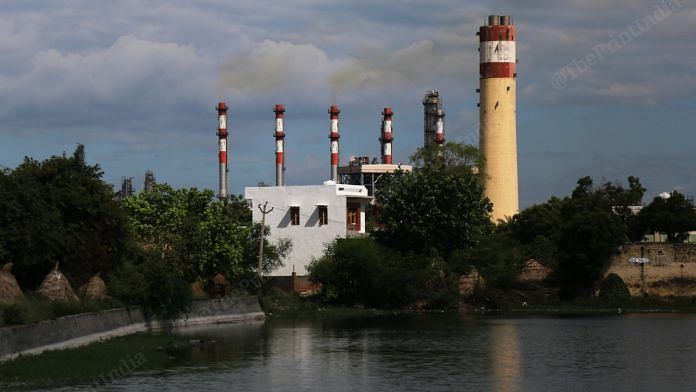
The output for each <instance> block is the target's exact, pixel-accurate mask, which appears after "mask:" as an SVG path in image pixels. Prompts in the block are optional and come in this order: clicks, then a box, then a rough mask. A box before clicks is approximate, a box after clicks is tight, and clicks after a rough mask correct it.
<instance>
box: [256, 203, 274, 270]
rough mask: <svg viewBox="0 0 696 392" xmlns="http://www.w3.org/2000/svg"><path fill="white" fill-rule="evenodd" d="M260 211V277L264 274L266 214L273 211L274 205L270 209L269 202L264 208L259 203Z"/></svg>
mask: <svg viewBox="0 0 696 392" xmlns="http://www.w3.org/2000/svg"><path fill="white" fill-rule="evenodd" d="M259 211H261V235H260V236H259V279H261V275H262V274H263V240H264V237H265V235H266V215H268V214H270V213H271V211H273V207H271V209H270V210H269V209H268V202H265V203H263V208H261V204H259Z"/></svg>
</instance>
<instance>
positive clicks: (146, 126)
mask: <svg viewBox="0 0 696 392" xmlns="http://www.w3.org/2000/svg"><path fill="white" fill-rule="evenodd" d="M489 14H504V15H512V16H513V17H514V21H515V24H516V25H517V29H518V33H517V39H518V49H517V55H518V58H519V65H518V83H519V85H518V90H519V95H518V146H519V157H518V160H519V169H520V199H521V200H520V201H521V204H522V206H528V205H531V204H533V203H537V202H542V201H544V200H546V199H547V198H548V197H549V196H550V195H552V194H556V195H563V194H567V193H568V192H569V191H570V190H571V189H572V187H573V185H574V183H575V181H576V180H577V178H579V177H581V176H584V175H591V176H593V177H595V178H596V179H598V180H599V179H606V180H623V179H625V177H627V176H628V175H636V176H639V177H640V178H641V180H642V181H643V183H644V184H645V185H646V186H647V187H648V188H649V189H648V193H649V195H650V196H652V195H655V194H657V193H659V192H661V191H665V190H672V189H678V190H681V191H683V192H685V193H687V194H690V195H693V194H696V153H695V152H694V151H695V150H696V129H695V128H696V127H694V123H693V118H694V114H693V112H694V111H695V110H696V78H695V77H694V71H695V70H696V40H694V39H693V27H694V26H696V6H695V5H694V0H670V1H653V0H614V1H606V0H553V1H551V0H548V1H547V0H526V1H519V0H518V1H513V0H491V1H487V2H482V1H477V0H474V1H468V2H463V1H454V0H452V1H427V0H423V1H419V0H403V1H391V2H373V1H360V0H357V1H351V0H326V1H315V0H292V1H275V2H264V1H259V0H253V1H251V0H234V1H229V0H228V1H222V0H201V1H195V2H194V1H190V0H169V1H152V0H147V1H145V0H143V1H136V0H124V1H118V0H112V1H108V2H95V1H92V0H83V1H80V0H70V1H68V0H65V1H50V0H37V1H32V0H17V1H10V0H5V1H2V2H0V53H2V60H0V166H5V167H14V166H16V165H17V164H18V163H19V162H21V160H22V158H23V157H24V156H25V155H28V156H32V157H35V158H40V159H41V158H45V157H48V156H50V155H54V154H61V153H62V152H63V151H66V152H67V153H71V152H72V151H73V149H74V147H75V144H76V143H78V142H80V143H84V144H86V150H87V159H88V161H90V162H92V163H99V164H100V165H101V166H102V167H103V169H104V171H105V179H106V180H107V181H109V182H111V183H114V184H117V183H119V181H120V178H121V176H132V177H135V184H136V187H137V188H138V189H139V188H142V181H143V176H144V173H145V171H146V170H147V169H151V170H154V172H155V175H156V177H157V179H158V181H160V182H168V183H170V184H173V185H176V186H197V187H206V188H213V189H215V188H216V182H217V171H216V170H217V166H216V161H217V155H216V150H217V140H216V136H215V131H216V124H217V120H216V112H215V110H214V107H215V104H216V103H217V102H218V101H220V100H224V101H227V103H228V105H229V106H230V107H231V109H230V119H229V130H230V133H231V135H230V141H229V143H230V148H229V149H230V184H231V188H232V189H231V190H232V191H233V192H235V193H241V192H243V187H244V186H250V185H255V184H256V183H257V182H259V181H264V182H266V183H273V179H274V175H273V171H274V142H273V137H272V134H273V126H274V117H273V112H272V108H273V105H274V104H276V103H283V104H285V106H286V109H287V113H286V132H287V141H286V155H287V166H288V171H287V182H288V184H313V183H319V182H321V181H323V180H325V179H326V178H327V177H328V174H329V166H328V165H329V154H328V148H329V140H328V138H327V136H328V125H329V124H328V115H327V109H328V106H330V105H331V103H332V102H337V103H338V104H339V105H340V107H341V110H342V113H341V136H342V137H341V155H342V162H345V161H346V160H347V158H348V157H349V156H351V155H370V156H377V155H378V154H379V143H378V141H377V138H378V136H379V126H380V115H379V113H380V112H381V110H382V108H384V107H385V106H391V107H393V108H394V111H395V116H394V129H395V144H394V148H395V160H396V161H400V162H407V161H408V156H409V155H410V154H411V153H412V152H413V151H414V150H415V149H416V148H417V147H419V146H420V145H421V144H422V140H423V136H422V132H423V130H422V126H423V119H422V103H421V100H422V97H423V95H424V93H425V92H426V91H427V90H428V89H437V90H439V91H440V93H441V94H442V96H443V105H444V110H445V112H446V113H447V117H446V132H447V138H448V140H453V141H464V142H467V143H472V144H477V142H478V136H477V135H478V110H477V108H476V102H477V100H478V96H477V94H476V88H477V87H478V53H477V37H476V35H475V33H476V31H477V30H478V26H479V25H480V24H482V23H483V21H484V19H485V17H486V16H487V15H489Z"/></svg>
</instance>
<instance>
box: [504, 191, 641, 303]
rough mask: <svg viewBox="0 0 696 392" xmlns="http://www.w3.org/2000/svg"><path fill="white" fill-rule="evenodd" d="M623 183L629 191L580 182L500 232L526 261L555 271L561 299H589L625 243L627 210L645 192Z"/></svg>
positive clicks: (628, 218) (518, 218) (529, 209)
mask: <svg viewBox="0 0 696 392" xmlns="http://www.w3.org/2000/svg"><path fill="white" fill-rule="evenodd" d="M628 182H629V186H628V188H625V187H623V186H622V185H620V184H615V183H611V182H607V183H604V184H601V185H600V186H598V187H595V186H594V185H593V181H592V179H591V178H590V177H583V178H581V179H579V180H578V185H577V187H576V188H575V189H574V190H573V192H572V194H571V196H570V197H565V198H563V199H560V198H557V197H552V198H551V199H550V200H549V201H548V202H546V203H544V204H540V205H535V206H532V207H529V208H527V209H526V210H524V211H522V212H521V213H520V214H518V215H516V216H515V217H514V218H513V219H512V220H511V221H510V222H508V223H507V224H506V225H505V226H503V227H501V228H500V230H501V231H503V232H505V233H506V235H509V236H512V237H513V238H515V239H516V240H517V241H519V243H520V249H521V251H522V254H523V255H524V258H525V259H529V258H535V259H536V260H538V261H540V262H541V263H543V264H545V265H548V266H554V267H555V272H556V278H557V279H558V283H559V284H560V285H561V291H560V295H561V296H562V297H563V298H572V297H575V296H578V295H581V294H584V295H589V294H590V293H591V288H592V286H593V284H594V282H595V281H597V279H599V278H600V277H601V276H602V273H603V271H604V269H605V267H606V265H607V263H608V262H609V260H610V259H611V257H612V256H613V255H614V254H616V252H617V251H618V247H619V246H620V245H621V244H622V243H623V242H625V240H626V238H627V232H628V228H627V225H628V224H630V222H631V219H632V218H631V213H630V210H629V209H628V208H627V207H628V206H631V205H636V204H637V203H640V200H641V198H642V196H643V193H644V192H645V189H644V188H643V187H642V186H641V185H640V181H639V180H638V178H636V177H629V178H628Z"/></svg>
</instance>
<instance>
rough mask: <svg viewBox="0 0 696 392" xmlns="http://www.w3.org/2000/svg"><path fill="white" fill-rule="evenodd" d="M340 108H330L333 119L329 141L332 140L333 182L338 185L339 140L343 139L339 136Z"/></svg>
mask: <svg viewBox="0 0 696 392" xmlns="http://www.w3.org/2000/svg"><path fill="white" fill-rule="evenodd" d="M339 113H341V111H340V110H338V106H336V105H332V106H331V108H329V115H330V117H329V118H330V119H331V128H330V129H329V139H331V181H334V182H336V183H338V139H339V138H340V137H341V136H340V135H339V134H338V114H339Z"/></svg>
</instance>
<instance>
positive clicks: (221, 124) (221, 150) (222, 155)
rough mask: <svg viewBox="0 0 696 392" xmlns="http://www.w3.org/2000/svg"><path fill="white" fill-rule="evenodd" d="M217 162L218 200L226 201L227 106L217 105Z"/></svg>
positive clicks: (223, 104)
mask: <svg viewBox="0 0 696 392" xmlns="http://www.w3.org/2000/svg"><path fill="white" fill-rule="evenodd" d="M216 109H217V111H218V131H217V136H218V162H219V164H220V178H219V181H220V189H219V192H218V198H219V199H220V200H226V199H227V104H225V103H224V102H220V103H218V105H217V107H216Z"/></svg>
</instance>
